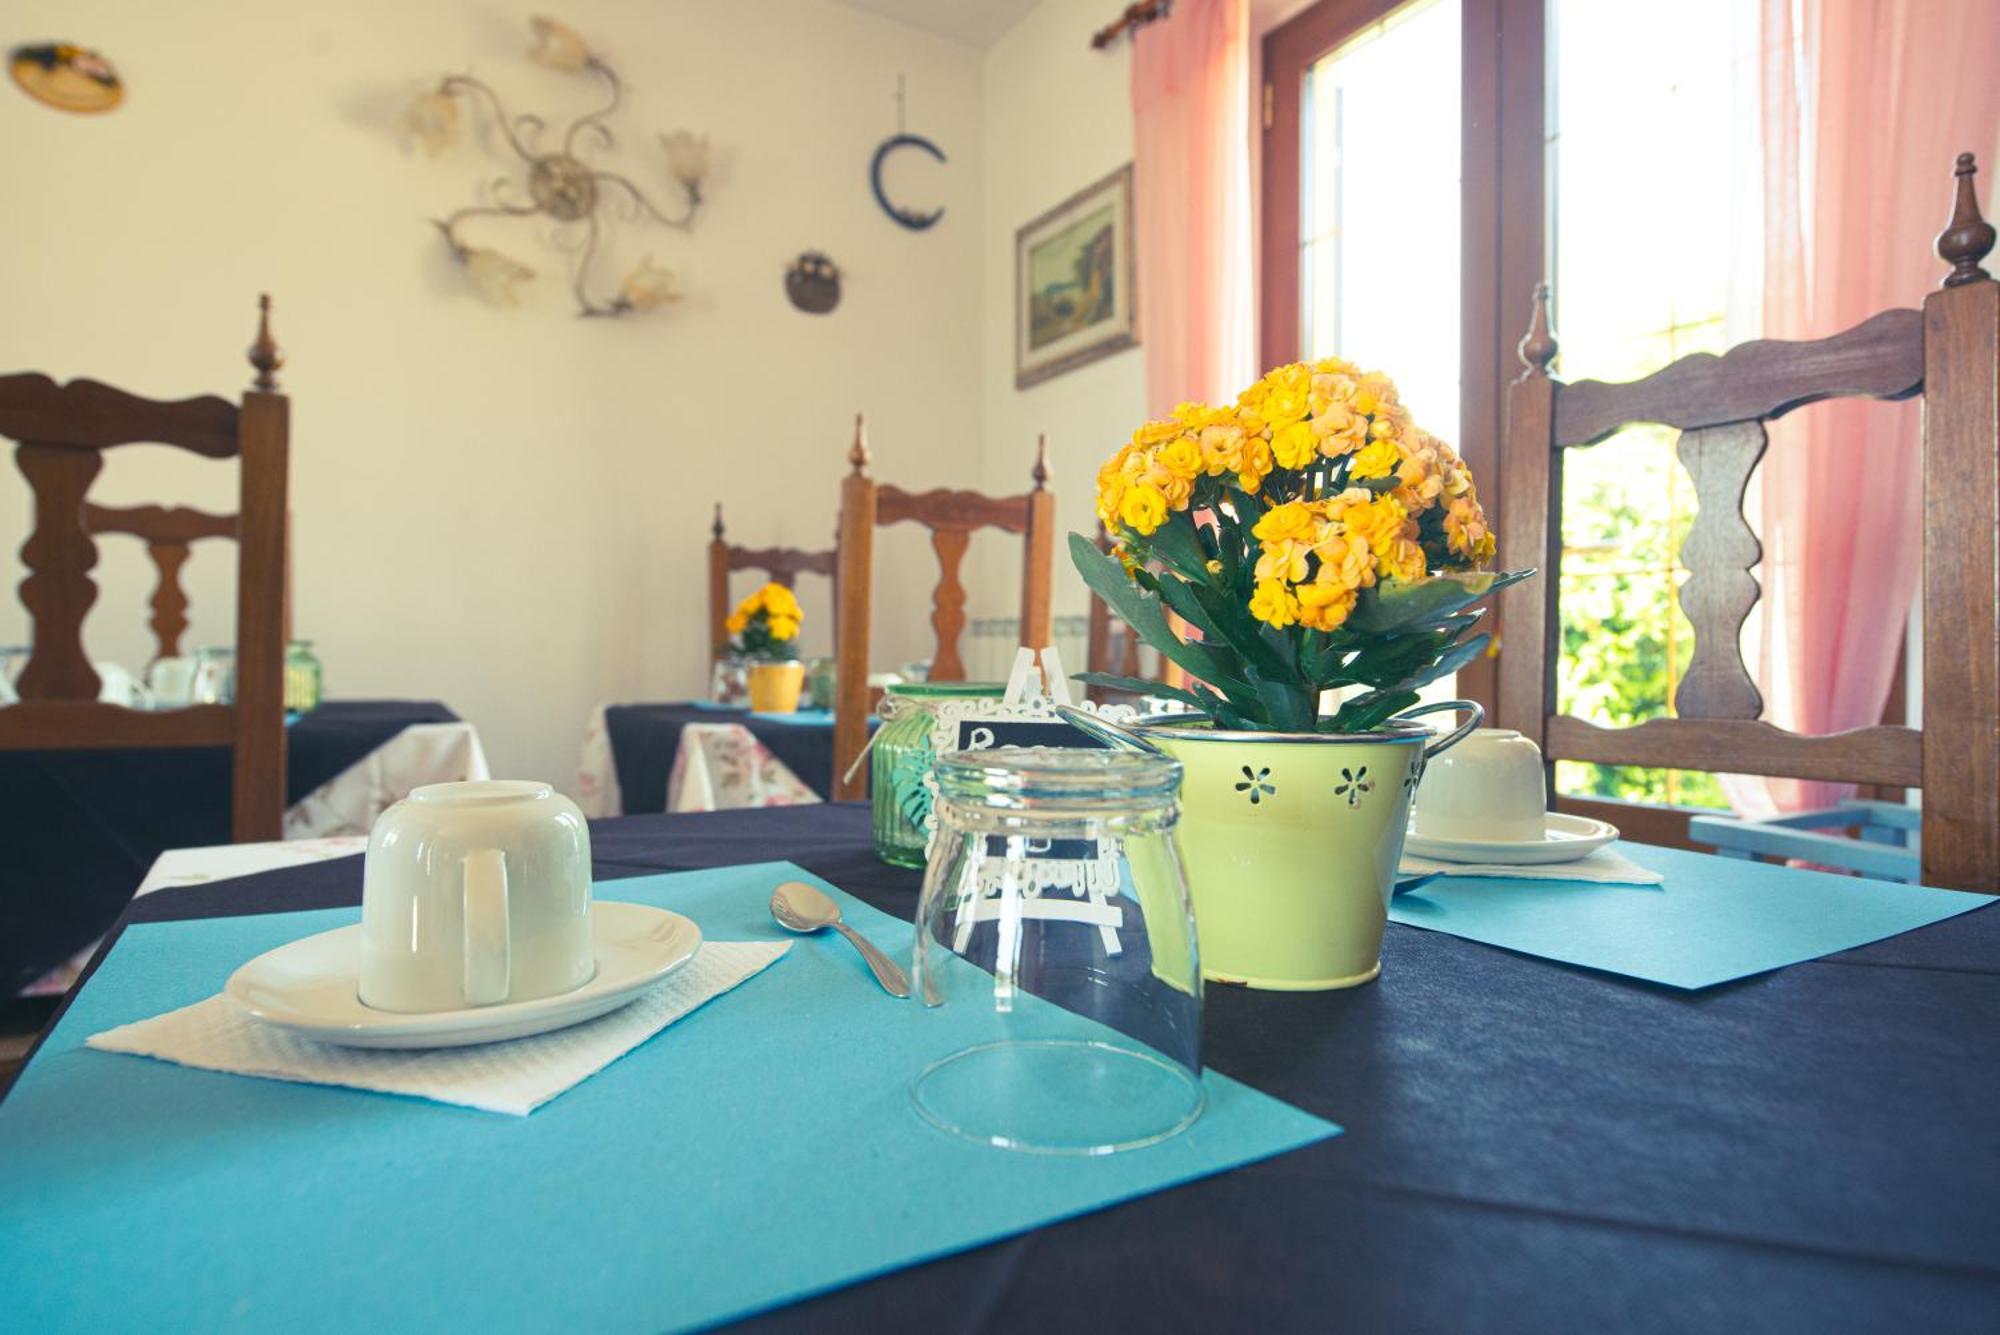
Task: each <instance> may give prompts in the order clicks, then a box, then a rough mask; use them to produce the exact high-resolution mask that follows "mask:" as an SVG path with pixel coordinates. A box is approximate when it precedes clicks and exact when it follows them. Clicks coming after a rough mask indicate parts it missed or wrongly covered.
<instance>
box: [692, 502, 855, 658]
mask: <svg viewBox="0 0 2000 1335" xmlns="http://www.w3.org/2000/svg"><path fill="white" fill-rule="evenodd" d="M711 532H712V534H713V536H712V537H711V538H710V539H709V543H708V656H709V658H710V659H711V660H714V659H717V658H721V657H722V656H723V655H724V654H726V653H728V652H729V629H728V627H727V625H726V624H725V623H726V622H727V621H728V620H729V613H730V611H731V609H732V608H733V606H734V604H733V603H731V602H730V599H729V576H730V575H731V574H732V573H733V572H735V571H738V570H755V571H760V572H762V573H763V574H764V576H765V577H766V578H767V579H768V580H769V582H771V583H773V584H782V585H784V586H785V587H786V588H788V589H791V588H796V587H797V585H798V578H799V576H800V575H824V576H826V577H827V578H828V579H830V580H834V581H835V597H836V599H838V596H839V590H838V580H839V570H838V568H837V564H836V557H835V553H834V551H833V549H832V548H830V547H829V548H827V549H826V550H824V551H816V552H809V551H805V550H803V549H801V548H798V547H734V546H731V545H730V544H729V542H728V541H727V539H726V538H725V537H724V535H723V527H722V502H720V501H717V502H716V504H715V526H714V528H713V529H712V530H711ZM836 634H837V628H836ZM836 643H838V641H837V640H836Z"/></svg>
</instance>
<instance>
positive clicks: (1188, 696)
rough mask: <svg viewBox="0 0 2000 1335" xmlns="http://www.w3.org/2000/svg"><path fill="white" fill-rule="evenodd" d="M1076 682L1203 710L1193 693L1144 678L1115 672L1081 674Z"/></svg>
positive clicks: (1198, 699) (1197, 697)
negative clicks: (1159, 697)
mask: <svg viewBox="0 0 2000 1335" xmlns="http://www.w3.org/2000/svg"><path fill="white" fill-rule="evenodd" d="M1076 680H1078V681H1081V682H1088V683H1089V684H1090V685H1092V686H1105V687H1109V688H1110V689H1111V690H1114V691H1131V692H1133V693H1134V694H1137V695H1158V696H1162V697H1164V698H1166V699H1168V700H1178V701H1180V702H1181V703H1182V704H1184V705H1193V706H1194V707H1195V708H1197V709H1199V708H1201V698H1200V697H1199V696H1197V695H1196V694H1195V693H1194V692H1193V691H1185V690H1182V689H1181V688H1180V687H1178V686H1169V685H1167V684H1166V683H1165V682H1163V681H1148V680H1146V679H1145V678H1144V677H1121V676H1119V675H1118V674H1117V673H1115V672H1079V673H1077V674H1076Z"/></svg>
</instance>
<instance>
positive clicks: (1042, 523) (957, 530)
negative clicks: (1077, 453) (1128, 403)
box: [833, 413, 1056, 800]
mask: <svg viewBox="0 0 2000 1335" xmlns="http://www.w3.org/2000/svg"><path fill="white" fill-rule="evenodd" d="M868 461H869V455H868V437H867V428H866V425H865V424H864V423H863V421H862V418H861V415H860V414H859V413H857V414H855V417H854V444H853V445H852V446H851V447H849V449H848V452H847V462H848V465H849V472H848V475H847V477H846V478H845V479H844V480H843V481H842V482H841V486H840V561H839V568H840V574H839V577H838V579H837V581H836V593H837V598H838V603H839V633H838V649H837V653H838V658H839V662H840V669H839V684H838V685H837V687H836V688H835V690H836V695H837V697H838V705H837V707H836V709H835V711H834V724H833V771H834V795H835V797H836V798H839V799H843V800H844V799H849V798H857V797H860V796H862V794H863V793H865V792H866V791H867V785H868V771H867V768H866V766H863V767H861V768H859V769H856V770H855V771H854V775H853V777H852V778H851V779H850V778H849V777H848V771H849V769H850V768H851V767H852V766H853V765H854V762H855V759H856V757H858V756H859V755H860V754H861V749H862V747H864V746H866V745H867V742H868V616H869V606H870V593H871V590H872V587H873V575H874V561H875V529H876V527H877V525H884V524H901V523H913V524H922V525H923V526H924V527H925V528H928V529H929V530H930V531H931V547H932V549H933V550H935V551H936V552H937V557H938V567H939V575H938V582H937V586H936V588H935V589H933V590H932V593H931V625H932V627H933V628H934V629H935V630H936V632H937V651H936V653H935V654H934V655H933V656H932V658H931V679H932V680H933V681H963V680H964V679H965V662H964V660H963V659H961V658H960V657H959V652H958V639H959V635H960V633H961V632H963V631H964V629H965V586H964V585H963V584H961V583H960V582H959V576H958V572H959V566H960V564H961V563H962V562H963V561H964V559H965V551H966V547H967V546H968V545H969V544H970V542H971V540H972V534H973V531H974V530H976V529H982V528H996V529H1000V530H1002V531H1003V532H1007V533H1018V534H1020V535H1021V539H1022V547H1023V549H1024V552H1025V556H1024V559H1023V562H1022V568H1021V643H1023V644H1025V645H1029V646H1031V647H1033V648H1035V649H1037V650H1039V649H1042V648H1044V647H1046V646H1047V645H1048V644H1049V643H1050V642H1051V639H1050V637H1051V635H1052V633H1053V620H1052V616H1051V611H1050V599H1051V596H1052V586H1053V583H1054V578H1055V523H1056V498H1055V493H1054V492H1052V491H1050V490H1049V489H1048V481H1049V443H1048V437H1046V436H1044V437H1042V438H1041V440H1040V441H1039V442H1038V444H1037V446H1036V453H1035V464H1034V468H1033V469H1032V470H1031V473H1030V476H1032V477H1033V479H1034V483H1035V486H1034V490H1032V491H1030V492H1027V493H1025V494H1023V495H1020V496H987V495H985V494H983V493H981V492H976V491H951V490H946V489H943V488H940V489H938V490H936V491H927V492H923V493H921V494H919V493H917V492H910V491H904V490H903V489H902V488H901V487H896V486H891V485H889V484H888V483H881V482H877V481H875V479H874V478H872V477H870V476H869V475H868Z"/></svg>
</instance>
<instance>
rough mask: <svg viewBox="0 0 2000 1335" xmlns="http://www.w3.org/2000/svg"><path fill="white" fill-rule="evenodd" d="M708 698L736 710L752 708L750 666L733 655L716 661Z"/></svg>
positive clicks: (709, 683) (709, 678)
mask: <svg viewBox="0 0 2000 1335" xmlns="http://www.w3.org/2000/svg"><path fill="white" fill-rule="evenodd" d="M708 698H709V699H710V700H711V701H713V702H714V703H715V704H718V705H728V706H730V707H732V708H735V709H748V708H749V707H750V664H749V662H748V660H746V659H741V658H737V657H734V656H733V655H732V656H730V657H725V658H718V659H716V660H715V669H714V671H712V672H711V673H709V677H708Z"/></svg>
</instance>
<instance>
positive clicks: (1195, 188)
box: [1132, 0, 1252, 416]
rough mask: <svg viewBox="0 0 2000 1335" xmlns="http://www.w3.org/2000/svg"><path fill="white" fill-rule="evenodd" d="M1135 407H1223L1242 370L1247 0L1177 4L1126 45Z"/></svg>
mask: <svg viewBox="0 0 2000 1335" xmlns="http://www.w3.org/2000/svg"><path fill="white" fill-rule="evenodd" d="M1132 122H1133V135H1132V137H1133V169H1132V178H1133V180H1132V192H1133V213H1134V219H1133V224H1134V231H1135V233H1136V237H1135V242H1136V246H1137V251H1138V254H1137V260H1138V274H1139V283H1138V294H1137V296H1138V321H1139V343H1140V346H1141V347H1142V348H1143V349H1144V350H1145V358H1146V409H1147V411H1148V413H1150V414H1152V415H1154V416H1163V415H1165V414H1166V413H1167V412H1169V411H1171V410H1172V409H1173V406H1174V405H1175V404H1177V403H1180V402H1182V401H1183V400H1186V399H1202V400H1207V401H1211V402H1212V401H1215V400H1219V399H1233V398H1235V396H1236V393H1237V391H1238V390H1240V389H1242V388H1243V386H1244V385H1246V384H1248V383H1249V381H1250V379H1251V375H1252V372H1251V368H1250V16H1249V5H1248V0H1179V3H1177V4H1176V5H1175V6H1174V7H1173V12H1172V14H1171V15H1169V16H1168V17H1167V18H1166V19H1165V20H1163V21H1161V22H1158V23H1150V24H1147V25H1146V26H1145V27H1143V28H1141V29H1139V31H1138V32H1137V34H1136V35H1135V36H1134V37H1133V49H1132Z"/></svg>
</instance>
